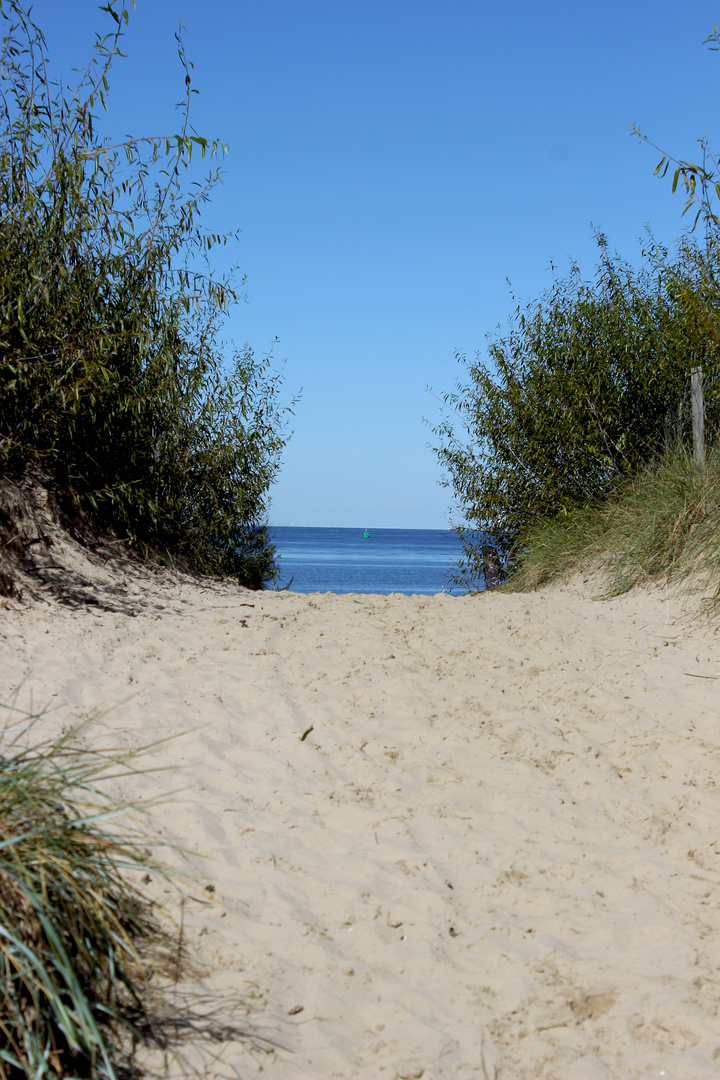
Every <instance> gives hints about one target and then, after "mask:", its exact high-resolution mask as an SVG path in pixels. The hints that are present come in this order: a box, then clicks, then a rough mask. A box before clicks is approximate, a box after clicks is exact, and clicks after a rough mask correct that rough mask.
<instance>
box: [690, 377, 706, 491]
mask: <svg viewBox="0 0 720 1080" xmlns="http://www.w3.org/2000/svg"><path fill="white" fill-rule="evenodd" d="M690 380H691V383H690V386H691V396H692V425H693V458H694V459H695V468H696V469H697V471H698V472H699V473H701V472H704V470H705V406H704V403H703V370H702V368H701V367H694V368H691V369H690Z"/></svg>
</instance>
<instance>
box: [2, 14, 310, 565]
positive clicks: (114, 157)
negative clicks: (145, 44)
mask: <svg viewBox="0 0 720 1080" xmlns="http://www.w3.org/2000/svg"><path fill="white" fill-rule="evenodd" d="M104 10H105V11H106V12H107V13H108V14H109V16H110V17H111V18H112V19H113V20H114V23H113V26H114V29H113V32H112V33H111V34H109V35H108V36H106V37H104V38H98V40H97V43H96V46H95V51H94V54H93V57H92V59H91V62H90V64H89V66H88V68H87V70H86V71H85V72H84V74H83V75H82V77H81V78H80V81H79V83H78V86H77V87H76V89H75V90H73V91H66V90H65V89H64V87H63V86H62V85H60V84H58V83H53V82H51V81H50V79H49V76H48V73H47V72H48V63H47V50H46V45H45V41H44V38H43V35H42V32H41V31H40V30H39V29H38V27H37V26H35V25H34V24H33V22H32V20H31V17H30V14H29V11H27V10H26V9H24V8H23V7H22V6H21V5H20V4H19V3H16V2H9V3H8V2H6V0H0V20H1V21H2V22H3V23H4V35H3V36H4V40H3V45H2V50H1V52H0V73H1V78H0V469H2V470H3V471H4V472H5V473H6V474H18V473H21V472H22V471H23V470H25V469H27V468H28V466H33V467H35V468H36V469H37V470H39V471H40V472H41V474H42V475H44V476H46V477H47V478H48V480H49V482H50V483H51V484H52V485H53V486H55V487H56V488H57V489H58V490H61V491H63V492H68V493H70V494H71V496H72V498H73V500H74V501H75V502H76V504H77V505H78V506H79V507H80V508H81V509H82V510H83V511H84V512H85V513H86V514H87V515H88V516H89V517H90V519H91V520H92V522H93V523H94V524H95V525H96V526H98V527H100V528H101V529H107V530H113V531H115V532H116V533H117V534H119V535H121V536H124V537H127V538H129V539H131V540H132V541H133V542H134V543H135V545H136V546H137V547H139V548H140V549H141V550H153V551H156V552H169V553H171V554H172V555H173V556H180V557H181V558H183V559H185V560H186V561H187V562H188V563H189V564H190V565H191V566H193V567H195V568H197V569H199V570H201V571H204V572H211V573H219V574H232V575H235V576H237V577H238V578H239V580H240V581H241V582H243V583H246V584H251V585H259V584H261V583H262V582H263V581H265V580H267V579H268V577H272V576H273V572H274V560H273V549H272V545H271V544H270V543H269V541H268V535H267V532H266V531H265V530H264V529H263V527H262V525H263V521H264V520H265V516H266V512H267V506H268V494H269V489H270V487H271V485H272V483H273V481H274V479H275V477H276V475H277V472H278V469H279V463H280V454H281V452H282V449H283V447H284V446H285V443H286V429H285V417H286V413H287V411H289V409H288V407H286V406H283V405H282V404H281V400H280V395H281V387H282V377H281V374H280V373H279V372H278V371H277V370H275V369H274V367H273V363H272V357H271V356H267V357H264V358H262V359H258V358H257V357H256V356H255V355H254V354H253V351H252V350H251V349H250V348H248V347H247V346H246V347H245V348H243V349H240V350H234V351H233V354H232V357H231V359H229V360H228V359H227V358H226V350H225V347H224V344H223V342H222V340H221V337H220V331H221V327H222V322H223V319H224V317H225V316H226V315H227V312H228V310H229V308H230V307H231V305H232V304H234V303H235V302H237V299H238V294H237V291H236V288H235V285H234V279H233V276H232V275H230V276H229V277H223V278H218V277H216V276H214V275H213V273H212V272H211V270H210V269H209V264H208V259H209V253H210V251H211V249H212V248H213V247H214V246H215V245H217V244H224V243H226V241H227V240H228V239H230V237H228V236H223V235H218V234H211V233H208V232H207V231H205V230H204V229H203V228H202V227H201V226H200V224H199V215H200V211H201V209H202V205H203V203H204V202H206V201H207V199H208V198H209V195H210V192H211V190H212V187H213V185H214V184H215V183H216V182H217V181H218V170H217V167H214V171H213V172H211V174H210V175H209V176H208V177H207V178H206V179H205V180H204V181H202V182H199V183H194V184H193V185H192V186H191V187H190V193H189V194H186V193H185V192H184V190H183V185H182V181H183V179H184V177H185V176H186V175H190V174H188V173H187V170H188V169H189V168H190V167H191V163H192V158H193V154H194V155H195V157H196V158H197V157H198V156H200V157H204V156H205V155H206V154H207V155H208V156H209V157H210V158H211V159H213V158H214V159H217V158H218V156H219V155H221V154H222V152H223V148H222V147H221V146H219V145H218V144H210V143H208V141H207V140H206V139H204V138H202V137H200V136H198V135H196V134H195V133H194V132H193V130H192V128H191V127H190V122H189V111H188V110H189V102H190V94H191V85H190V73H189V72H190V65H189V64H188V63H187V61H186V60H185V56H184V51H183V48H182V41H181V39H180V38H178V45H179V53H180V57H181V59H182V62H183V65H184V72H185V104H184V110H183V114H182V124H181V128H180V131H179V132H178V133H177V134H175V135H173V136H172V137H170V138H168V139H163V140H158V139H132V140H127V141H125V142H123V143H121V144H118V145H115V146H112V145H110V144H109V143H108V141H107V140H103V139H101V138H100V137H99V136H98V134H97V131H98V127H99V121H98V115H97V112H98V110H99V111H100V112H102V110H103V109H104V107H105V104H106V94H107V92H108V73H109V69H110V66H111V63H112V61H113V59H114V57H115V56H116V55H117V54H118V51H119V50H118V42H119V40H120V35H121V32H122V28H123V25H124V24H125V23H126V22H127V18H128V12H127V9H126V8H125V6H124V3H123V2H122V0H110V3H109V4H108V5H107V6H106V8H105V9H104ZM248 552H252V558H250V560H249V561H248V560H247V555H248Z"/></svg>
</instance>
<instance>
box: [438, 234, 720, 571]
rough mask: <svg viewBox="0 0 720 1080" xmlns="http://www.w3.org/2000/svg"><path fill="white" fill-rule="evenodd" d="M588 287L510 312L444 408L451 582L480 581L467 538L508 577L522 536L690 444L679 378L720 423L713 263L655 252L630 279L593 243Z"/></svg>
mask: <svg viewBox="0 0 720 1080" xmlns="http://www.w3.org/2000/svg"><path fill="white" fill-rule="evenodd" d="M598 243H599V248H600V259H599V263H598V267H597V274H596V277H595V278H594V280H591V281H588V280H584V279H583V278H582V276H581V274H580V271H579V269H578V268H577V266H573V267H572V269H571V271H570V274H569V276H568V277H566V278H565V279H563V280H560V281H557V282H556V283H555V284H554V285H553V287H552V289H550V290H549V291H548V292H547V293H546V294H544V295H543V296H542V297H541V298H540V299H539V300H538V301H537V302H535V303H532V304H529V305H527V306H525V307H522V306H518V308H517V310H516V311H515V314H514V316H513V317H512V318H511V320H510V323H509V327H508V328H507V330H506V331H505V332H498V333H497V334H496V335H495V336H494V337H489V338H488V357H487V359H483V358H481V357H480V355H479V354H478V355H476V357H475V359H474V360H473V361H468V360H467V359H466V358H465V357H464V356H462V355H460V356H459V357H458V359H459V360H460V362H461V363H462V364H463V366H464V369H465V375H466V378H465V380H464V381H461V382H460V383H458V385H457V387H456V389H455V391H454V392H451V393H448V394H446V395H445V397H444V401H445V405H446V406H447V409H446V411H445V414H444V419H443V420H442V421H441V422H440V423H439V424H438V425H437V427H436V428H435V429H434V434H435V436H436V446H435V449H436V452H437V454H438V456H439V459H440V461H441V463H442V464H443V465H444V466H445V469H446V472H447V482H448V484H449V485H451V486H452V488H453V491H454V494H455V498H456V501H457V504H458V506H459V508H460V510H461V512H462V514H463V516H464V518H465V520H466V522H467V523H468V527H467V528H466V529H464V530H463V538H464V550H465V558H464V560H463V562H462V564H461V568H460V575H459V576H460V579H461V580H464V581H465V582H466V583H471V582H472V581H473V580H474V579H475V578H477V577H478V576H479V575H480V574H481V572H482V558H481V549H482V544H481V543H478V541H477V536H478V533H480V534H481V535H482V536H483V537H487V536H488V535H489V536H491V537H493V538H494V540H495V542H496V543H498V544H499V545H500V546H501V547H502V549H503V550H504V551H505V553H506V555H507V563H508V567H507V568H510V569H512V567H513V565H514V564H515V563H516V561H517V558H518V555H519V553H520V552H521V550H522V543H523V535H524V532H525V531H526V530H527V528H528V527H529V526H531V525H532V523H533V522H534V521H537V520H539V519H540V518H549V519H553V518H558V517H562V516H564V515H566V514H567V513H568V512H570V511H571V510H573V509H575V508H577V507H579V506H583V505H587V504H591V503H593V502H595V501H598V500H601V499H602V498H604V497H605V496H607V495H608V494H609V493H610V492H611V491H612V490H613V489H615V488H616V487H617V485H618V484H620V483H621V482H623V481H625V480H626V479H627V478H628V477H630V476H632V475H633V474H634V473H635V472H637V470H639V469H640V468H641V467H643V465H644V464H646V463H647V462H649V461H651V460H653V459H654V458H655V457H656V456H657V455H658V454H659V453H661V452H662V451H663V449H664V448H665V447H666V446H667V445H668V443H669V442H674V441H676V440H677V439H680V440H681V441H682V440H683V439H686V438H688V437H689V434H690V419H689V373H690V369H691V368H692V367H694V366H696V365H698V366H702V368H703V371H704V384H705V398H706V408H707V420H706V423H707V424H708V426H709V427H710V428H712V424H713V422H714V423H715V424H716V423H717V421H718V418H719V416H720V371H719V368H718V355H719V352H720V321H718V320H717V319H716V317H715V316H714V314H713V312H716V311H717V310H719V305H718V299H719V298H720V297H719V293H720V286H719V284H718V281H717V276H716V269H717V265H718V260H717V252H716V250H715V249H714V248H713V246H712V244H709V245H708V246H707V248H705V249H700V248H699V247H697V246H695V245H693V244H692V243H691V242H689V241H685V242H684V243H683V244H682V245H681V246H680V248H679V249H678V252H677V254H676V256H675V257H674V258H673V259H669V258H668V257H667V253H665V252H662V251H658V250H657V248H656V247H654V246H653V248H652V250H651V251H650V252H649V253H647V255H646V261H645V264H644V266H643V267H642V268H641V269H640V270H639V271H636V270H634V269H632V268H631V267H630V266H629V265H627V264H626V263H624V262H623V261H622V260H620V259H619V258H618V257H617V256H614V255H612V254H611V253H610V252H609V250H608V246H607V242H606V240H605V238H604V237H603V236H602V235H599V236H598Z"/></svg>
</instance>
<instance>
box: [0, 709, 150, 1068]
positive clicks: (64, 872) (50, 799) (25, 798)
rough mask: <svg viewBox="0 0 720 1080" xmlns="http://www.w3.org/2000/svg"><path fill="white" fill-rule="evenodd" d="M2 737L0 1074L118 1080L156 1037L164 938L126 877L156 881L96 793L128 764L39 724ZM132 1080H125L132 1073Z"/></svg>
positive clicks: (12, 722)
mask: <svg viewBox="0 0 720 1080" xmlns="http://www.w3.org/2000/svg"><path fill="white" fill-rule="evenodd" d="M8 716H9V719H8V720H7V721H6V723H5V725H4V727H3V728H2V729H0V1078H2V1080H20V1078H22V1077H36V1078H37V1080H43V1078H48V1080H50V1078H53V1080H54V1078H61V1077H89V1078H96V1077H97V1078H114V1077H116V1076H118V1075H120V1072H119V1071H118V1070H120V1071H122V1070H123V1069H126V1068H127V1067H129V1066H130V1065H131V1062H132V1054H131V1050H132V1047H133V1044H134V1043H136V1042H142V1041H146V1042H147V1041H153V1031H152V1028H153V1024H152V1012H153V1009H152V1005H150V1007H149V1003H156V1002H157V1000H158V997H159V991H157V990H156V989H154V988H153V987H151V985H150V980H151V979H152V977H153V974H154V973H156V970H157V969H158V964H159V963H161V959H162V957H161V953H162V950H163V949H164V948H165V945H166V944H167V941H166V939H165V937H164V935H163V933H162V931H161V928H160V926H159V924H158V922H157V919H156V917H155V915H154V913H153V911H152V908H151V906H150V904H149V903H148V902H147V901H146V900H145V899H144V897H143V895H142V894H141V892H140V891H139V889H138V888H137V887H136V886H134V885H133V884H131V883H130V880H129V877H128V874H129V873H130V872H135V877H136V878H137V877H138V874H137V872H138V871H140V872H142V873H145V872H147V871H148V870H149V869H152V870H153V873H155V872H157V867H156V866H152V865H151V864H150V862H149V859H148V854H147V852H146V851H145V849H144V840H143V839H142V838H140V837H137V836H136V837H133V836H127V835H125V836H121V835H120V834H118V833H117V832H108V831H107V829H104V828H103V825H107V824H108V823H109V822H110V821H111V820H112V821H114V819H116V818H117V816H118V814H120V813H122V812H123V811H122V808H121V807H119V806H117V805H116V804H114V803H113V802H112V801H111V800H109V799H108V798H107V797H106V796H104V795H102V794H101V792H100V789H99V787H98V785H100V784H101V783H105V782H106V781H107V780H108V779H110V778H112V777H116V776H118V775H122V774H123V772H130V771H132V770H133V765H132V762H131V761H129V760H128V757H129V756H127V755H126V756H125V757H120V756H117V755H105V754H98V753H96V752H91V751H88V750H83V749H81V748H80V746H79V744H78V739H79V737H80V735H81V734H82V729H81V728H74V729H72V730H70V731H68V732H67V733H66V734H64V735H61V736H60V737H58V738H55V739H51V740H43V739H42V738H40V737H39V735H38V732H37V730H36V729H37V725H38V721H40V720H41V716H40V715H37V714H36V715H28V714H22V713H19V712H18V710H16V709H12V708H10V709H9V713H8ZM124 1075H128V1074H127V1073H124Z"/></svg>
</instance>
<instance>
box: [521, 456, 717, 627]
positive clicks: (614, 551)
mask: <svg viewBox="0 0 720 1080" xmlns="http://www.w3.org/2000/svg"><path fill="white" fill-rule="evenodd" d="M580 570H598V571H600V572H601V576H602V581H603V585H602V588H603V593H604V595H607V596H617V595H619V594H621V593H623V592H626V591H627V590H628V589H631V588H633V587H634V586H636V585H640V584H643V583H646V582H650V581H664V582H670V581H673V582H677V583H679V584H681V585H683V586H687V587H688V588H698V587H699V588H702V589H704V590H706V591H707V593H708V595H709V597H710V599H711V601H712V603H713V604H714V605H715V606H716V605H717V604H718V603H719V602H720V453H719V452H718V450H717V449H712V450H710V451H709V452H708V455H707V459H706V463H705V468H704V470H703V471H702V472H699V471H698V470H697V469H696V467H695V464H694V462H693V459H692V455H691V454H689V453H688V452H687V451H685V450H684V449H683V448H682V447H677V448H673V449H670V450H668V451H667V452H666V453H665V454H664V455H663V456H662V457H661V458H660V459H659V460H658V461H656V462H655V463H653V464H652V465H650V466H648V467H647V468H646V469H645V470H644V471H643V472H641V473H640V474H639V475H638V476H636V477H635V478H634V479H633V480H631V481H629V482H627V483H625V484H624V485H622V486H621V487H620V488H619V489H618V490H617V491H616V492H615V493H614V494H613V495H612V496H611V497H610V498H609V499H607V500H606V501H605V502H603V503H600V504H597V505H591V506H585V507H583V508H581V509H578V510H574V511H572V512H570V513H568V514H567V515H566V516H564V517H558V518H555V519H554V520H549V521H542V522H539V523H538V524H537V525H535V526H533V527H531V528H530V529H528V530H527V531H526V533H525V535H524V537H523V544H522V556H521V561H520V568H519V570H518V572H517V574H516V575H515V576H514V578H513V580H512V581H511V583H510V585H509V587H510V588H513V589H519V590H524V589H534V588H537V587H538V586H539V585H542V584H544V583H546V582H550V581H554V580H560V579H563V578H567V577H570V576H571V575H573V574H575V573H577V572H578V571H580Z"/></svg>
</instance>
